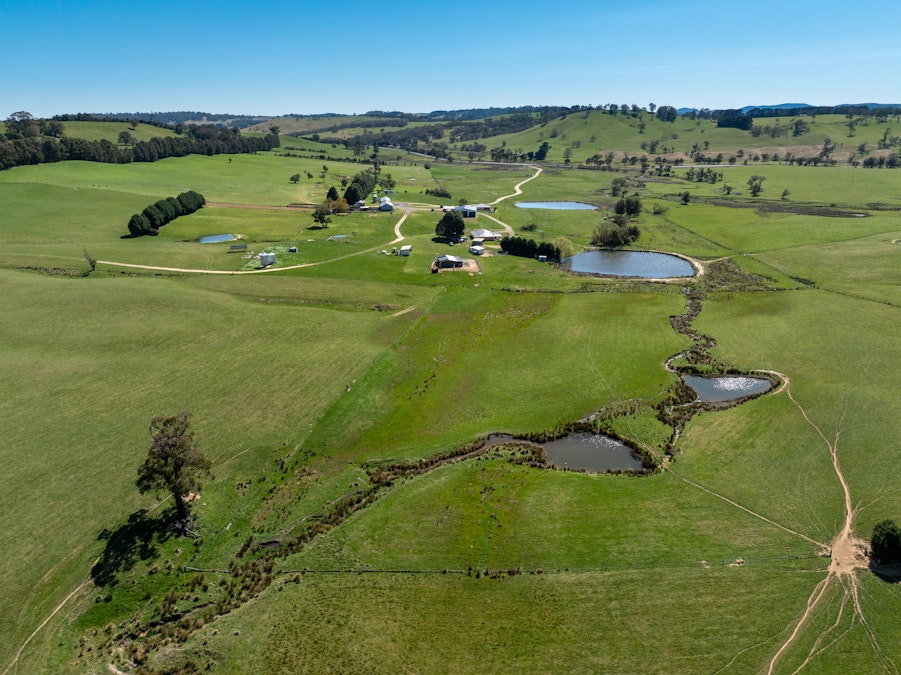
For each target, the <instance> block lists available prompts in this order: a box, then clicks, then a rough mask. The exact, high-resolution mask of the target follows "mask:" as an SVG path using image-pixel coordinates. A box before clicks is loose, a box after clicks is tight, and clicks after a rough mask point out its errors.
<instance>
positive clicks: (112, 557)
mask: <svg viewBox="0 0 901 675" xmlns="http://www.w3.org/2000/svg"><path fill="white" fill-rule="evenodd" d="M174 515H175V514H174V509H172V508H170V509H167V510H165V511H163V512H162V513H160V514H159V515H157V516H151V515H150V514H149V513H148V512H147V510H146V509H141V510H140V511H135V512H134V513H132V514H131V515H130V516H129V517H128V522H126V523H123V524H122V525H120V526H119V527H118V528H117V529H115V530H108V529H106V528H104V529H103V530H102V531H101V532H100V534H99V535H97V538H98V539H99V540H100V541H105V542H106V548H104V549H103V553H102V554H101V555H100V559H99V560H97V562H96V563H95V564H94V566H93V567H92V568H91V577H92V578H93V580H94V583H95V584H96V585H98V586H113V585H115V584H116V582H117V581H118V579H117V577H118V575H119V573H120V572H125V571H127V570H130V569H131V568H132V567H134V564H135V562H136V561H137V560H138V559H140V560H147V559H148V558H151V557H153V556H154V555H156V550H157V546H158V545H159V544H160V543H161V542H164V541H166V540H167V539H168V538H169V537H170V536H172V535H173V534H174V530H173V529H172V523H173V521H174Z"/></svg>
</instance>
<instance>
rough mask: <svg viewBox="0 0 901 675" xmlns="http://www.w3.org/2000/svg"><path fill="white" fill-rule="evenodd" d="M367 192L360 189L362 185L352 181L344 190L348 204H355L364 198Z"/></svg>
mask: <svg viewBox="0 0 901 675" xmlns="http://www.w3.org/2000/svg"><path fill="white" fill-rule="evenodd" d="M365 194H366V193H365V192H363V191H362V190H360V185H359V184H358V183H351V184H350V185H349V186H348V187H347V189H346V190H345V191H344V199H346V200H347V203H348V204H350V205H351V206H353V205H354V204H356V203H357V202H358V201H360V200H361V199H363V197H364V195H365Z"/></svg>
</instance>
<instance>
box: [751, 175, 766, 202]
mask: <svg viewBox="0 0 901 675" xmlns="http://www.w3.org/2000/svg"><path fill="white" fill-rule="evenodd" d="M765 180H766V176H758V175H756V174H755V175H753V176H751V177H750V178H749V179H748V188H749V189H750V190H751V196H752V197H756V196H757V195H759V194H760V193H761V192H762V191H763V181H765Z"/></svg>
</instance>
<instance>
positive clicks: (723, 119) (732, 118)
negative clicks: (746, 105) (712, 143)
mask: <svg viewBox="0 0 901 675" xmlns="http://www.w3.org/2000/svg"><path fill="white" fill-rule="evenodd" d="M753 124H754V120H753V119H752V118H751V116H750V115H746V114H745V113H743V112H742V111H741V110H723V111H721V112H719V113H718V114H717V116H716V126H717V127H719V128H730V129H742V130H743V131H748V130H749V129H750V128H751V126H752V125H753Z"/></svg>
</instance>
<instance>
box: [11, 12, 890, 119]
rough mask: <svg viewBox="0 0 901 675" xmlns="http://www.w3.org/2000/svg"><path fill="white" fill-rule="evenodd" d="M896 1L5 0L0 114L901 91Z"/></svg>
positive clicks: (735, 98)
mask: <svg viewBox="0 0 901 675" xmlns="http://www.w3.org/2000/svg"><path fill="white" fill-rule="evenodd" d="M899 24H901V3H898V2H897V1H896V0H892V1H890V2H889V1H885V0H871V1H870V2H866V3H841V4H839V3H826V2H823V1H822V0H818V1H817V2H813V1H811V0H779V1H778V2H777V1H774V0H757V1H756V2H753V3H733V2H719V3H717V2H712V1H710V0H706V1H704V2H701V1H699V0H681V1H679V0H666V1H664V0H628V1H624V0H618V1H617V2H608V1H607V0H594V1H582V0H577V1H571V0H560V1H559V2H556V3H549V2H537V1H535V0H521V1H520V2H509V1H507V0H500V1H497V2H493V1H490V0H489V1H487V2H473V1H471V0H458V2H455V3H446V4H442V3H438V4H434V5H433V4H430V3H425V2H412V1H410V0H396V1H395V2H391V3H385V4H382V5H380V4H379V3H363V2H359V1H358V0H346V1H345V2H343V3H325V2H315V1H311V0H293V1H291V2H281V1H275V2H267V1H264V2H259V3H250V2H240V3H239V2H233V1H232V0H222V1H221V2H216V3H212V2H207V1H206V0H201V1H199V2H170V1H168V0H163V1H162V2H152V3H144V2H123V1H121V0H119V1H116V2H113V1H112V0H106V1H101V0H67V1H65V2H62V1H57V2H48V1H30V0H20V1H18V2H16V1H14V0H5V1H4V2H0V58H2V63H3V66H2V68H0V119H2V118H6V117H7V116H8V115H9V114H10V113H12V112H15V111H19V110H26V111H28V112H30V113H32V114H33V115H35V116H39V117H49V116H52V115H54V114H59V113H75V112H135V111H142V112H146V111H171V110H197V111H204V112H211V113H236V114H255V115H280V114H290V113H298V114H312V113H325V112H338V113H363V112H366V111H368V110H401V111H405V112H428V111H431V110H438V109H458V108H476V107H489V106H499V107H505V106H518V105H567V106H569V105H576V104H581V105H589V104H590V105H602V104H604V103H618V104H623V103H627V104H630V105H631V104H633V103H635V104H638V105H640V106H646V105H648V104H649V103H651V102H653V103H655V104H657V105H658V106H659V105H672V106H674V107H677V108H679V107H699V108H700V107H707V108H728V107H740V106H743V105H762V104H775V103H784V102H801V103H810V104H813V105H833V104H839V103H862V102H880V103H901V42H899V41H898V40H897V26H898V25H899Z"/></svg>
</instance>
